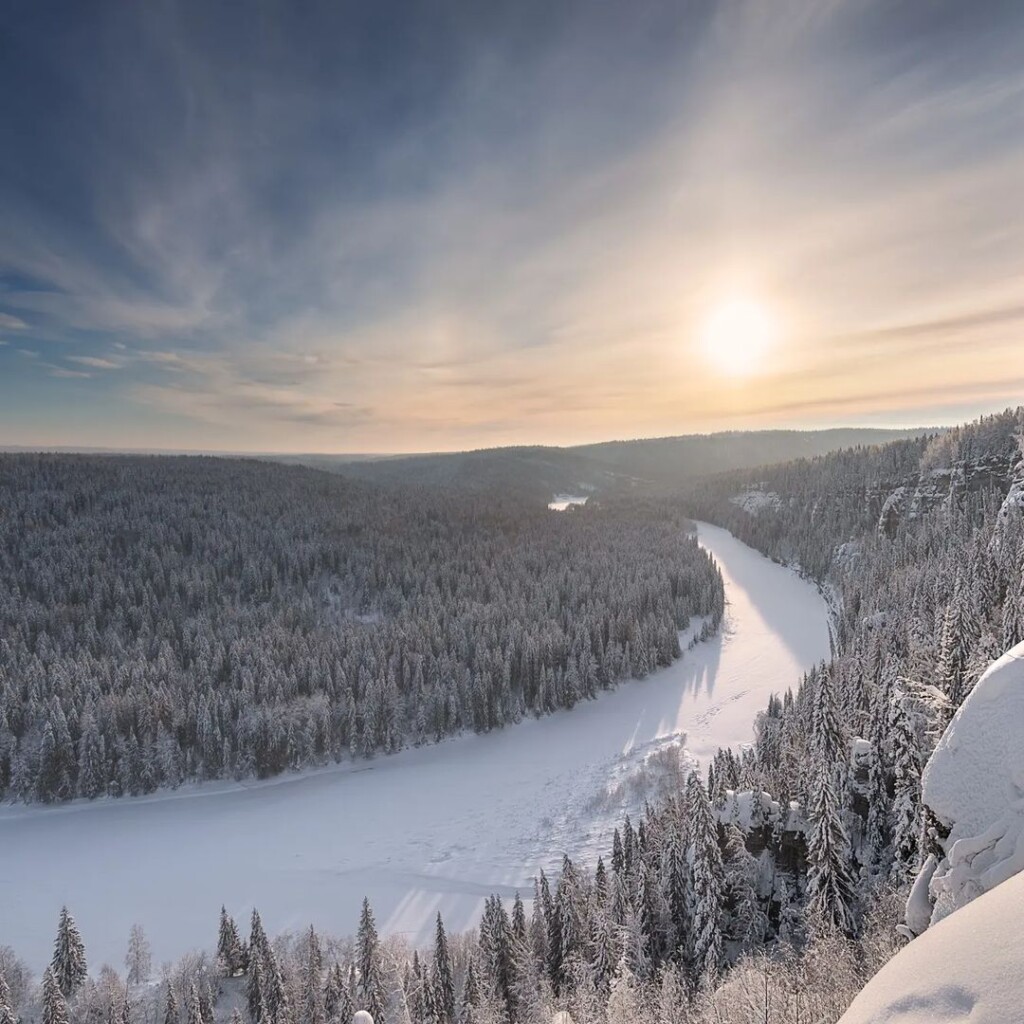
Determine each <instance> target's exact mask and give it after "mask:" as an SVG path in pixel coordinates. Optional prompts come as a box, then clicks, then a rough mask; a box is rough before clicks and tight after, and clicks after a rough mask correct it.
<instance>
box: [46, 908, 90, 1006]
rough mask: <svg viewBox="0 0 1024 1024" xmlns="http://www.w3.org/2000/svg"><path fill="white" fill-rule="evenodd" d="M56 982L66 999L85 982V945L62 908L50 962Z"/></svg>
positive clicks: (68, 915)
mask: <svg viewBox="0 0 1024 1024" xmlns="http://www.w3.org/2000/svg"><path fill="white" fill-rule="evenodd" d="M50 967H51V969H52V971H53V977H54V980H55V981H56V982H57V985H58V987H59V988H60V990H61V993H62V994H63V995H64V997H65V998H66V999H70V998H71V996H73V995H74V994H75V992H77V991H78V989H79V987H80V986H81V984H82V982H83V981H85V978H86V974H87V973H88V972H87V969H86V963H85V944H84V943H83V942H82V936H81V935H80V934H79V933H78V928H77V926H76V925H75V920H74V918H73V917H72V916H71V915H70V914H69V913H68V908H67V907H62V908H61V912H60V922H59V923H58V925H57V938H56V940H55V942H54V944H53V960H52V961H51V962H50Z"/></svg>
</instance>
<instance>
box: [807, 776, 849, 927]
mask: <svg viewBox="0 0 1024 1024" xmlns="http://www.w3.org/2000/svg"><path fill="white" fill-rule="evenodd" d="M807 859H808V861H809V865H810V866H809V869H808V872H807V900H808V909H809V911H810V914H811V920H812V922H822V923H824V924H826V925H829V926H832V927H834V928H837V929H838V930H839V931H841V932H843V933H844V934H846V935H852V934H853V932H854V928H855V921H854V884H853V879H852V877H851V875H850V866H849V839H848V838H847V835H846V829H845V828H844V827H843V822H842V818H841V816H840V813H839V804H838V801H837V799H836V793H835V789H834V787H833V784H832V779H831V777H830V773H829V772H827V771H823V772H822V773H821V775H820V776H819V778H818V781H817V785H816V787H815V795H814V802H813V804H812V806H811V834H810V838H809V840H808V843H807Z"/></svg>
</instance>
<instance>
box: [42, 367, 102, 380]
mask: <svg viewBox="0 0 1024 1024" xmlns="http://www.w3.org/2000/svg"><path fill="white" fill-rule="evenodd" d="M41 365H43V366H45V367H46V369H47V373H48V374H49V376H51V377H57V378H59V379H61V380H81V379H88V378H90V377H92V374H91V373H89V372H87V371H86V370H69V369H68V368H67V367H66V366H53V365H52V364H50V363H43V364H41Z"/></svg>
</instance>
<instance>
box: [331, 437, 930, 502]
mask: <svg viewBox="0 0 1024 1024" xmlns="http://www.w3.org/2000/svg"><path fill="white" fill-rule="evenodd" d="M922 433H925V430H924V429H923V428H921V429H915V430H872V429H861V428H843V429H835V430H809V431H799V430H761V431H728V432H724V433H719V434H690V435H684V436H680V437H660V438H650V439H643V440H635V441H607V442H603V443H600V444H588V445H579V446H577V447H570V448H554V447H544V446H533V447H518V448H488V449H480V450H478V451H469V452H455V453H450V454H438V455H414V456H406V457H402V458H389V459H381V460H360V461H358V462H354V461H347V460H346V461H340V460H339V461H338V462H336V463H334V464H333V466H332V463H331V460H330V457H329V456H318V457H316V458H315V464H317V465H320V466H324V467H325V468H335V469H337V470H338V471H339V472H341V473H344V474H345V475H347V476H353V477H358V478H361V479H367V480H374V481H379V482H389V481H394V482H400V483H404V484H409V483H417V484H425V485H429V486H442V487H448V488H457V489H467V490H472V491H495V490H501V491H505V492H510V491H517V492H519V493H520V494H522V495H524V496H530V497H531V498H533V499H534V500H537V499H544V500H545V501H546V500H547V499H548V498H550V496H551V495H552V494H555V493H570V494H589V493H591V492H592V491H598V492H602V493H609V492H610V493H615V492H621V491H627V492H628V491H631V490H635V489H637V488H638V487H639V488H640V489H643V490H655V491H658V492H665V491H669V490H673V489H677V488H679V487H680V486H683V485H688V484H689V483H691V482H692V481H693V480H694V479H695V478H697V477H700V476H705V475H707V474H715V473H720V472H724V471H727V470H734V469H744V468H749V467H752V466H763V465H767V464H770V463H778V462H785V461H788V460H792V459H797V458H804V457H807V458H810V457H813V456H815V455H822V454H825V453H826V452H831V451H835V450H837V449H840V448H849V447H853V446H857V445H877V444H883V443H885V442H887V441H892V440H896V439H899V438H905V437H916V436H920V435H921V434H922Z"/></svg>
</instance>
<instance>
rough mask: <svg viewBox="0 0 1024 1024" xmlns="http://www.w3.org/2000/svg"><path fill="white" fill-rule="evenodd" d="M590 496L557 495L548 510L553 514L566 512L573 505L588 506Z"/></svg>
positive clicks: (549, 503)
mask: <svg viewBox="0 0 1024 1024" xmlns="http://www.w3.org/2000/svg"><path fill="white" fill-rule="evenodd" d="M587 498H588V495H585V494H556V495H555V496H554V497H553V498H552V499H551V500H550V501H549V502H548V508H549V509H551V511H552V512H565V511H566V509H570V508H572V506H573V505H586V503H587Z"/></svg>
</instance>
